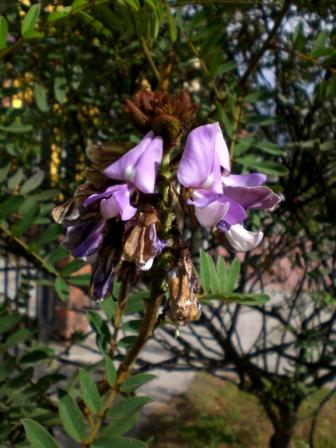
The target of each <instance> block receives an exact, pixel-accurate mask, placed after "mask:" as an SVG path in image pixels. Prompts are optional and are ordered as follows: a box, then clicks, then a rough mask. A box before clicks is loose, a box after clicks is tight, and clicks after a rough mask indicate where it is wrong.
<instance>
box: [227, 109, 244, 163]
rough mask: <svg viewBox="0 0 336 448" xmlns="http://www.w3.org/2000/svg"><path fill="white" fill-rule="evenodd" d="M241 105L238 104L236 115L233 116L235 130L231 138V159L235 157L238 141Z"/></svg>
mask: <svg viewBox="0 0 336 448" xmlns="http://www.w3.org/2000/svg"><path fill="white" fill-rule="evenodd" d="M241 112H242V110H241V105H240V103H238V104H237V106H236V109H235V113H234V117H233V120H234V121H233V130H232V138H231V145H230V159H231V160H233V158H234V150H235V146H236V143H237V141H238V130H239V124H240V119H241Z"/></svg>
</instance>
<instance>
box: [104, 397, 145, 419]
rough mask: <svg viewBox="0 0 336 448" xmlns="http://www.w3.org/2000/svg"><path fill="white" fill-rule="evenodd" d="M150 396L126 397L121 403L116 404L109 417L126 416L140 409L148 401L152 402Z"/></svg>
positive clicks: (118, 417)
mask: <svg viewBox="0 0 336 448" xmlns="http://www.w3.org/2000/svg"><path fill="white" fill-rule="evenodd" d="M151 401H152V398H150V397H141V396H140V397H130V398H125V399H123V400H122V401H119V403H117V404H115V405H114V406H113V407H112V408H111V409H110V410H109V412H108V414H107V415H108V417H110V418H112V419H120V418H125V417H127V416H128V415H130V414H133V413H134V412H137V411H139V410H140V409H141V408H142V407H143V406H145V405H146V404H147V403H150V402H151Z"/></svg>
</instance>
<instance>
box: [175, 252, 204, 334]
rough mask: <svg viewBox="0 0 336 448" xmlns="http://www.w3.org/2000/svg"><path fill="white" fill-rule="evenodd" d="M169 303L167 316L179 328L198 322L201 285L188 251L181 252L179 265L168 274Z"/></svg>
mask: <svg viewBox="0 0 336 448" xmlns="http://www.w3.org/2000/svg"><path fill="white" fill-rule="evenodd" d="M168 287H169V302H168V312H167V316H168V317H169V319H170V320H171V321H172V322H173V323H174V324H176V325H178V326H183V325H186V324H187V323H189V322H192V321H194V320H197V319H198V318H199V316H200V311H201V305H200V303H199V301H198V299H197V297H198V294H199V291H200V284H199V281H198V277H197V272H196V269H195V266H194V265H193V262H192V260H191V257H190V253H189V251H188V249H186V248H183V249H182V250H181V251H180V254H179V258H178V261H177V265H176V266H175V267H174V268H173V269H171V270H170V271H169V273H168Z"/></svg>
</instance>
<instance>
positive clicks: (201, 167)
mask: <svg viewBox="0 0 336 448" xmlns="http://www.w3.org/2000/svg"><path fill="white" fill-rule="evenodd" d="M125 108H126V110H127V111H128V112H129V113H130V115H131V116H132V118H133V121H134V122H135V123H136V124H137V125H138V127H139V128H140V129H142V130H145V131H147V133H146V134H145V135H144V136H143V137H142V139H141V140H140V141H139V143H138V144H137V145H136V146H135V147H133V148H131V149H130V150H128V151H127V152H125V153H124V154H123V155H122V156H121V157H119V158H117V159H115V158H114V154H113V152H111V153H110V154H105V155H104V157H103V154H104V152H105V153H106V149H104V147H103V146H97V147H95V148H92V149H91V152H90V153H89V157H90V158H91V163H92V165H91V166H90V167H89V169H88V171H87V182H86V183H84V184H83V185H81V186H80V187H79V188H78V189H77V191H76V192H75V194H74V196H73V198H72V199H70V200H69V201H68V202H66V203H65V204H64V205H62V206H59V207H57V208H56V209H54V211H53V217H54V219H55V220H56V221H57V222H58V223H63V224H64V225H65V227H66V229H67V233H66V238H65V241H64V244H65V247H67V248H68V249H69V250H70V252H71V253H72V255H73V256H75V257H81V258H83V259H84V260H88V261H90V262H91V263H92V265H93V270H92V280H91V288H90V294H91V297H92V298H93V299H95V300H104V299H105V298H106V297H107V296H108V295H109V294H110V293H111V291H112V285H113V281H115V279H117V278H119V279H121V278H125V275H124V273H125V272H136V271H137V270H140V271H148V270H152V272H153V276H154V275H155V277H157V275H158V274H157V273H158V272H159V273H160V275H162V274H161V273H162V270H164V271H166V272H167V273H168V274H167V276H165V275H162V278H159V281H157V283H158V284H159V289H161V290H162V291H164V290H165V287H166V286H165V285H167V286H168V291H169V294H168V299H167V302H166V304H165V306H164V313H163V315H162V317H165V316H168V317H169V319H170V320H171V321H172V322H173V323H174V324H175V325H177V326H180V325H184V324H186V323H187V322H190V321H192V320H195V319H197V318H198V316H199V310H200V306H199V301H198V296H199V294H200V291H201V287H200V285H199V282H198V278H197V273H196V270H195V268H194V266H193V262H192V259H191V256H190V253H189V250H188V248H187V246H186V244H185V243H184V242H183V239H182V236H181V234H180V232H179V219H180V218H179V215H180V216H183V215H185V214H188V215H190V216H191V217H193V216H195V217H196V218H197V221H198V223H199V225H201V226H203V227H205V228H207V229H212V228H213V229H215V230H216V231H218V232H219V233H222V234H223V235H224V237H225V239H226V242H227V243H228V246H229V247H230V248H231V249H232V250H234V251H238V252H239V251H242V252H244V251H249V250H253V249H254V248H256V247H257V246H258V245H259V244H260V243H261V241H262V238H263V233H262V232H261V231H257V232H252V231H249V230H247V229H246V228H245V227H244V225H243V223H244V222H245V221H246V219H247V217H248V215H247V212H248V210H249V209H272V208H273V207H274V206H275V205H276V204H277V203H278V202H279V200H280V198H279V196H278V195H277V194H275V193H274V192H273V191H272V190H271V189H270V188H268V187H266V186H264V185H263V184H264V183H265V181H266V176H265V175H264V174H261V173H251V174H241V175H236V174H231V162H230V156H229V151H228V147H227V145H226V142H225V140H224V137H223V134H222V131H221V129H220V126H219V124H218V123H213V124H206V125H201V126H198V127H196V128H193V129H192V130H191V131H190V132H189V130H190V129H191V128H192V126H193V123H194V121H195V112H196V109H197V108H196V106H195V105H193V104H192V103H191V101H190V99H189V96H188V95H187V94H186V93H185V92H184V93H183V94H182V95H180V96H178V97H177V96H173V97H172V96H169V95H168V94H164V93H162V92H155V93H153V92H148V91H140V92H139V93H138V94H136V96H135V98H134V99H133V101H131V100H128V101H127V102H126V106H125ZM185 140H186V141H185ZM184 141H185V142H184ZM181 153H182V154H181ZM101 160H103V163H102V162H101ZM127 281H128V280H127Z"/></svg>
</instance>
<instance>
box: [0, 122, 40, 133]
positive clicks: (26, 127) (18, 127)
mask: <svg viewBox="0 0 336 448" xmlns="http://www.w3.org/2000/svg"><path fill="white" fill-rule="evenodd" d="M32 129H33V127H32V126H31V125H30V124H23V123H21V122H19V121H18V122H15V123H12V124H10V125H9V126H3V125H0V131H2V132H9V133H11V134H23V133H24V132H30V131H31V130H32Z"/></svg>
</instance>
